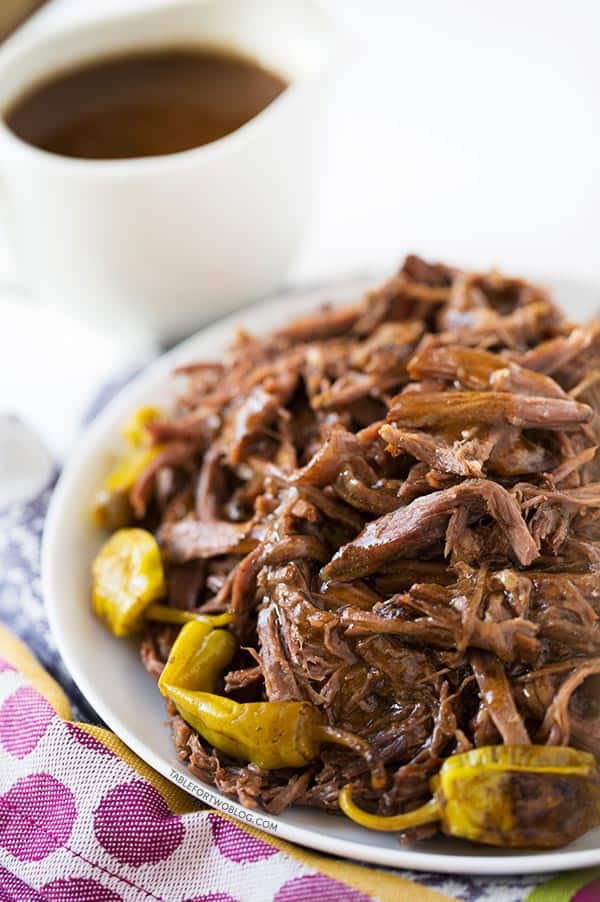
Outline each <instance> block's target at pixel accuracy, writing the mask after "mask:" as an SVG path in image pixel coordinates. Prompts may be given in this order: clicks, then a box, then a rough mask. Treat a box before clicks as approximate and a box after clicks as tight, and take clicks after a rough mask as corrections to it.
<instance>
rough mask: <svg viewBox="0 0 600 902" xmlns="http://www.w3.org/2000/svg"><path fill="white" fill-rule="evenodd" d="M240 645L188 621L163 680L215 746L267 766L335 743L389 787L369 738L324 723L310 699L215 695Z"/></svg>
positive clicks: (293, 762) (300, 760) (299, 761)
mask: <svg viewBox="0 0 600 902" xmlns="http://www.w3.org/2000/svg"><path fill="white" fill-rule="evenodd" d="M235 648H236V643H235V640H234V639H233V636H232V635H231V633H229V632H227V631H225V630H218V629H217V630H212V631H210V627H208V626H207V625H206V624H199V623H188V624H187V625H186V626H184V627H183V629H182V630H181V632H180V633H179V635H178V637H177V639H176V640H175V643H174V644H173V647H172V649H171V654H170V655H169V659H168V661H167V663H166V665H165V668H164V670H163V672H162V674H161V677H160V680H159V684H158V685H159V688H160V690H161V692H162V693H163V695H166V696H167V697H168V698H170V699H171V701H173V702H174V703H175V706H176V708H177V710H178V711H179V714H180V715H181V717H182V718H183V719H184V720H185V721H186V722H187V723H188V724H189V725H190V726H191V727H193V729H194V730H196V732H198V733H199V734H200V736H202V737H203V738H204V739H205V740H206V741H207V742H209V743H210V744H211V745H213V746H214V747H215V748H217V749H219V750H220V751H222V752H225V753H226V754H227V755H230V756H231V757H232V758H238V759H241V760H243V761H252V762H253V763H254V764H257V765H258V766H259V767H262V768H264V769H265V770H275V769H277V768H281V767H303V766H304V765H306V764H309V763H310V762H311V761H312V760H313V759H314V758H316V757H317V755H318V754H319V751H320V748H321V745H322V743H324V742H332V743H337V744H338V745H343V746H345V747H346V748H350V749H352V750H353V751H355V752H357V753H358V754H360V755H362V756H363V757H364V758H365V760H366V761H367V764H368V765H369V767H370V769H371V779H372V783H373V786H374V787H376V788H382V787H383V786H384V785H385V770H384V768H383V765H382V764H381V762H380V761H379V759H378V757H377V756H376V754H375V752H374V751H373V749H372V748H371V746H370V745H369V743H367V742H365V740H364V739H361V738H360V737H358V736H354V735H353V734H351V733H346V732H345V731H344V730H338V729H337V728H336V727H331V726H328V725H327V724H324V723H323V721H322V718H321V715H320V714H319V712H318V710H317V709H316V708H315V707H314V706H313V705H311V704H310V703H309V702H294V701H289V702H288V701H283V702H247V703H240V702H236V701H234V700H233V699H231V698H225V697H223V696H220V695H215V694H214V689H215V685H216V681H217V678H218V675H219V673H220V671H221V670H223V669H224V668H225V667H227V666H228V664H229V663H230V662H231V660H232V658H233V655H234V653H235Z"/></svg>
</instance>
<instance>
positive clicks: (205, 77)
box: [4, 48, 287, 160]
mask: <svg viewBox="0 0 600 902" xmlns="http://www.w3.org/2000/svg"><path fill="white" fill-rule="evenodd" d="M286 87H287V83H286V82H285V81H284V79H283V78H282V77H281V76H279V75H277V74H276V73H274V72H270V71H268V70H267V69H264V68H262V67H261V66H260V65H259V64H258V63H257V62H255V61H253V60H251V59H249V58H247V57H243V56H241V55H236V54H233V53H226V52H224V51H218V50H213V49H202V48H198V49H190V48H186V49H183V48H181V49H176V48H174V49H165V50H156V51H146V52H136V53H135V54H130V55H128V56H118V57H112V58H108V59H103V60H99V61H95V62H93V63H88V64H86V65H84V66H81V67H80V68H77V69H73V70H71V71H67V72H63V73H61V74H58V75H55V76H53V77H52V78H50V79H48V80H46V81H45V82H43V83H41V84H38V85H36V86H34V87H33V88H32V89H31V90H30V91H28V92H27V93H26V94H25V95H24V96H22V97H21V98H19V99H18V100H17V101H16V103H14V104H13V106H12V107H11V108H10V109H9V110H8V112H7V113H6V114H5V117H4V118H5V121H6V124H7V125H8V126H9V128H10V129H11V130H12V131H13V132H14V133H15V134H16V135H18V136H19V137H20V138H21V139H22V140H24V141H27V143H29V144H32V145H34V146H35V147H39V148H41V149H42V150H47V151H50V152H51V153H55V154H61V155H62V156H66V157H80V158H83V159H95V160H114V159H127V158H131V157H148V156H161V155H164V154H170V153H177V152H178V151H182V150H190V149H191V148H193V147H200V146H202V145H203V144H210V143H211V142H212V141H216V140H218V139H219V138H223V137H224V136H225V135H228V134H230V132H233V131H235V130H236V129H238V128H239V127H240V126H242V125H244V123H246V122H248V121H249V120H250V119H252V118H253V117H254V116H256V115H257V114H258V113H260V112H261V111H262V110H264V108H265V107H266V106H268V104H269V103H271V101H273V100H274V99H275V98H276V97H277V96H278V95H279V94H281V92H282V91H284V90H285V88H286Z"/></svg>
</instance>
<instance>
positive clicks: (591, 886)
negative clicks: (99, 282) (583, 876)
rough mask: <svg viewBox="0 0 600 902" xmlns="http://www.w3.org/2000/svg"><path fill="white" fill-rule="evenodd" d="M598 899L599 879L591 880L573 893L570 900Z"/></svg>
mask: <svg viewBox="0 0 600 902" xmlns="http://www.w3.org/2000/svg"><path fill="white" fill-rule="evenodd" d="M598 899H600V880H592V882H591V883H586V885H585V886H582V887H581V889H580V890H578V891H577V892H576V893H575V895H574V896H573V898H572V900H571V902H598Z"/></svg>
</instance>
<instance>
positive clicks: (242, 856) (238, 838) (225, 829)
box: [208, 814, 279, 864]
mask: <svg viewBox="0 0 600 902" xmlns="http://www.w3.org/2000/svg"><path fill="white" fill-rule="evenodd" d="M208 820H209V822H210V826H211V829H212V834H213V839H214V841H215V843H216V845H217V849H218V850H219V852H220V853H221V855H222V856H223V858H228V859H229V861H235V862H236V864H244V863H245V862H247V861H260V860H261V858H270V857H271V855H277V854H278V852H279V849H275V848H274V847H273V846H269V845H268V844H267V843H266V842H263V841H262V839H255V837H254V836H251V835H250V833H246V832H245V831H244V830H242V829H241V828H240V827H237V826H236V825H235V824H232V823H230V822H229V821H226V820H225V819H224V818H222V817H219V815H218V814H209V815H208Z"/></svg>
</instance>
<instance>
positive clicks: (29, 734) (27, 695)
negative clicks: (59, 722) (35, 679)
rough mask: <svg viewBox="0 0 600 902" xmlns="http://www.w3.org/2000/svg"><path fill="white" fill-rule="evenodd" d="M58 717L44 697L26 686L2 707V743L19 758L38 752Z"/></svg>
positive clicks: (0, 742) (18, 690)
mask: <svg viewBox="0 0 600 902" xmlns="http://www.w3.org/2000/svg"><path fill="white" fill-rule="evenodd" d="M53 718H54V710H53V709H52V707H51V706H50V705H49V704H48V702H47V701H46V699H45V698H44V697H43V695H40V694H39V692H36V691H35V689H32V687H31V686H24V687H23V688H22V689H17V691H16V692H15V693H14V694H13V695H11V696H9V698H7V699H6V701H5V702H4V704H3V705H2V707H1V708H0V744H1V745H3V746H4V748H5V750H6V751H7V752H8V753H9V754H11V755H14V756H15V758H25V756H26V755H29V754H30V752H32V751H33V750H34V748H35V747H36V745H37V744H38V742H39V741H40V739H41V738H42V736H43V735H44V733H45V732H46V730H47V729H48V727H49V725H50V723H51V722H52V720H53Z"/></svg>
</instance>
